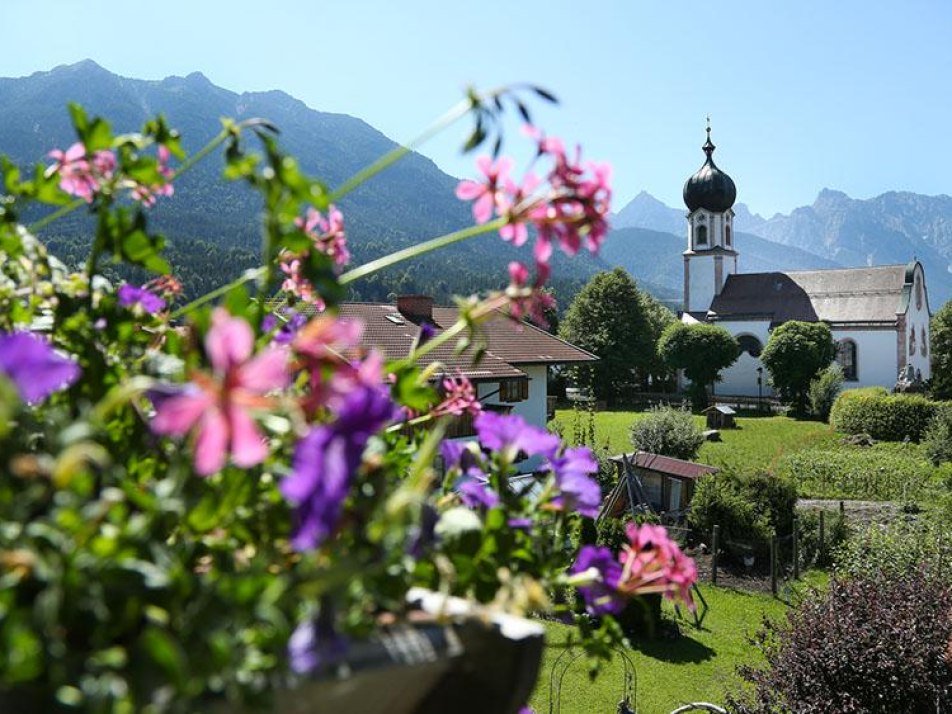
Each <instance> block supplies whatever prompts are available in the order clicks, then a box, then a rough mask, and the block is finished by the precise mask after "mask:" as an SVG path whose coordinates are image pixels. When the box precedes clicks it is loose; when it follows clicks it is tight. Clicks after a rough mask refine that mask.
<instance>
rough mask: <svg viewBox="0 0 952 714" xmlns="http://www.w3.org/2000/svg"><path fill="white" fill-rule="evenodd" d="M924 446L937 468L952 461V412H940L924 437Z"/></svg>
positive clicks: (944, 410)
mask: <svg viewBox="0 0 952 714" xmlns="http://www.w3.org/2000/svg"><path fill="white" fill-rule="evenodd" d="M922 445H923V447H925V451H926V456H928V458H929V460H930V461H931V462H932V463H933V464H935V465H936V466H938V465H939V464H942V463H945V462H947V461H952V410H950V409H940V410H939V413H938V414H936V415H935V417H933V419H932V421H931V422H929V426H928V427H927V428H926V431H925V434H923V435H922Z"/></svg>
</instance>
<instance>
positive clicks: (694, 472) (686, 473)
mask: <svg viewBox="0 0 952 714" xmlns="http://www.w3.org/2000/svg"><path fill="white" fill-rule="evenodd" d="M625 458H627V459H628V462H629V463H630V464H632V465H633V466H637V467H638V468H641V469H645V470H648V471H656V472H658V473H661V474H664V475H665V476H673V477H674V478H681V479H698V478H701V476H706V475H708V474H713V473H717V471H718V469H717V468H716V467H714V466H708V465H707V464H698V463H695V462H693V461H685V460H684V459H675V458H674V457H671V456H662V455H661V454H649V453H648V452H647V451H639V452H637V453H635V454H629V455H627V456H626V457H625ZM611 460H612V461H614V462H616V463H617V462H620V461H621V460H622V455H619V456H613V457H612V458H611Z"/></svg>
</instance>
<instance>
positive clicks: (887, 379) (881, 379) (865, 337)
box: [833, 329, 899, 389]
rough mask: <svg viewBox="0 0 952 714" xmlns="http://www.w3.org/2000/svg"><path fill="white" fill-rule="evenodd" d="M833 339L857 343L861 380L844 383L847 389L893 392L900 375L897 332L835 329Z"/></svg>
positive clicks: (857, 365) (857, 367)
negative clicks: (883, 388) (878, 388)
mask: <svg viewBox="0 0 952 714" xmlns="http://www.w3.org/2000/svg"><path fill="white" fill-rule="evenodd" d="M833 339H834V340H835V341H839V340H844V339H850V340H853V342H855V343H856V376H857V380H856V381H855V382H843V389H853V388H856V387H876V386H880V387H886V389H892V387H893V385H894V384H895V383H896V377H897V376H898V374H899V365H898V363H897V361H896V331H895V330H892V329H889V330H847V329H834V330H833Z"/></svg>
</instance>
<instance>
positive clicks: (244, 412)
mask: <svg viewBox="0 0 952 714" xmlns="http://www.w3.org/2000/svg"><path fill="white" fill-rule="evenodd" d="M253 349H254V334H253V333H252V331H251V327H250V326H249V325H248V323H247V322H245V321H244V320H242V319H239V318H236V317H232V316H230V315H229V314H228V313H227V312H226V311H225V310H224V309H223V308H218V309H217V310H215V312H214V314H213V315H212V326H211V328H210V329H209V331H208V334H207V335H206V336H205V351H206V353H207V355H208V358H209V360H210V361H211V364H212V368H213V373H212V374H207V373H204V372H200V373H197V374H195V375H194V376H193V378H192V382H191V384H190V385H189V386H188V388H187V389H186V390H185V391H183V392H181V393H179V394H177V395H175V396H172V397H168V398H166V399H163V400H162V401H161V402H160V403H159V404H158V405H157V407H156V415H155V418H154V419H153V420H152V430H153V431H155V432H156V433H158V434H168V435H171V436H184V435H185V434H187V433H189V432H194V435H195V470H196V471H197V472H198V473H199V474H200V475H202V476H207V475H209V474H213V473H215V472H217V471H220V470H221V469H222V467H223V466H224V465H225V462H226V460H227V457H228V455H229V454H230V455H231V459H232V461H233V462H234V463H235V465H237V466H240V467H245V468H247V467H250V466H254V465H256V464H259V463H261V462H262V461H263V460H264V458H265V456H267V453H268V449H267V445H266V443H265V440H264V436H263V435H262V433H261V431H260V430H259V429H258V426H257V425H256V424H255V422H254V419H253V418H252V416H251V411H252V410H254V409H262V408H266V407H267V406H269V405H270V400H269V399H268V398H267V397H266V395H267V394H268V392H270V391H272V390H275V389H280V388H282V387H285V386H287V384H288V381H289V373H288V368H287V360H288V356H287V352H286V350H284V349H282V348H278V347H272V348H268V349H266V350H265V351H264V352H262V353H260V354H258V355H255V356H252V352H253Z"/></svg>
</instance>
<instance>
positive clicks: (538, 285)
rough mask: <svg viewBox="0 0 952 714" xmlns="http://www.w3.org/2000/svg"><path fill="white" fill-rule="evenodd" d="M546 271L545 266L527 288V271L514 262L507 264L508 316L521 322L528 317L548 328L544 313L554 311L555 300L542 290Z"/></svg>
mask: <svg viewBox="0 0 952 714" xmlns="http://www.w3.org/2000/svg"><path fill="white" fill-rule="evenodd" d="M536 245H538V243H537V244H536ZM540 265H543V264H540ZM537 267H538V266H537ZM547 269H548V268H547V264H546V267H545V268H543V272H541V273H538V274H537V277H536V281H535V283H534V285H533V286H528V285H527V283H528V281H529V269H528V268H527V267H526V266H525V265H523V264H522V263H520V262H518V261H515V260H514V261H512V262H511V263H509V280H510V282H509V287H508V288H506V295H507V296H508V298H509V314H510V315H512V317H513V318H514V319H516V320H521V319H523V318H524V317H528V318H529V320H531V321H532V322H534V323H535V324H537V325H541V326H543V327H548V325H549V319H548V318H547V317H546V312H552V311H554V310H555V307H556V306H555V298H553V297H552V295H551V293H548V292H546V291H545V290H543V289H542V285H543V284H544V283H545V281H546V279H547V278H548V273H547V272H545V271H546V270H547Z"/></svg>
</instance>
